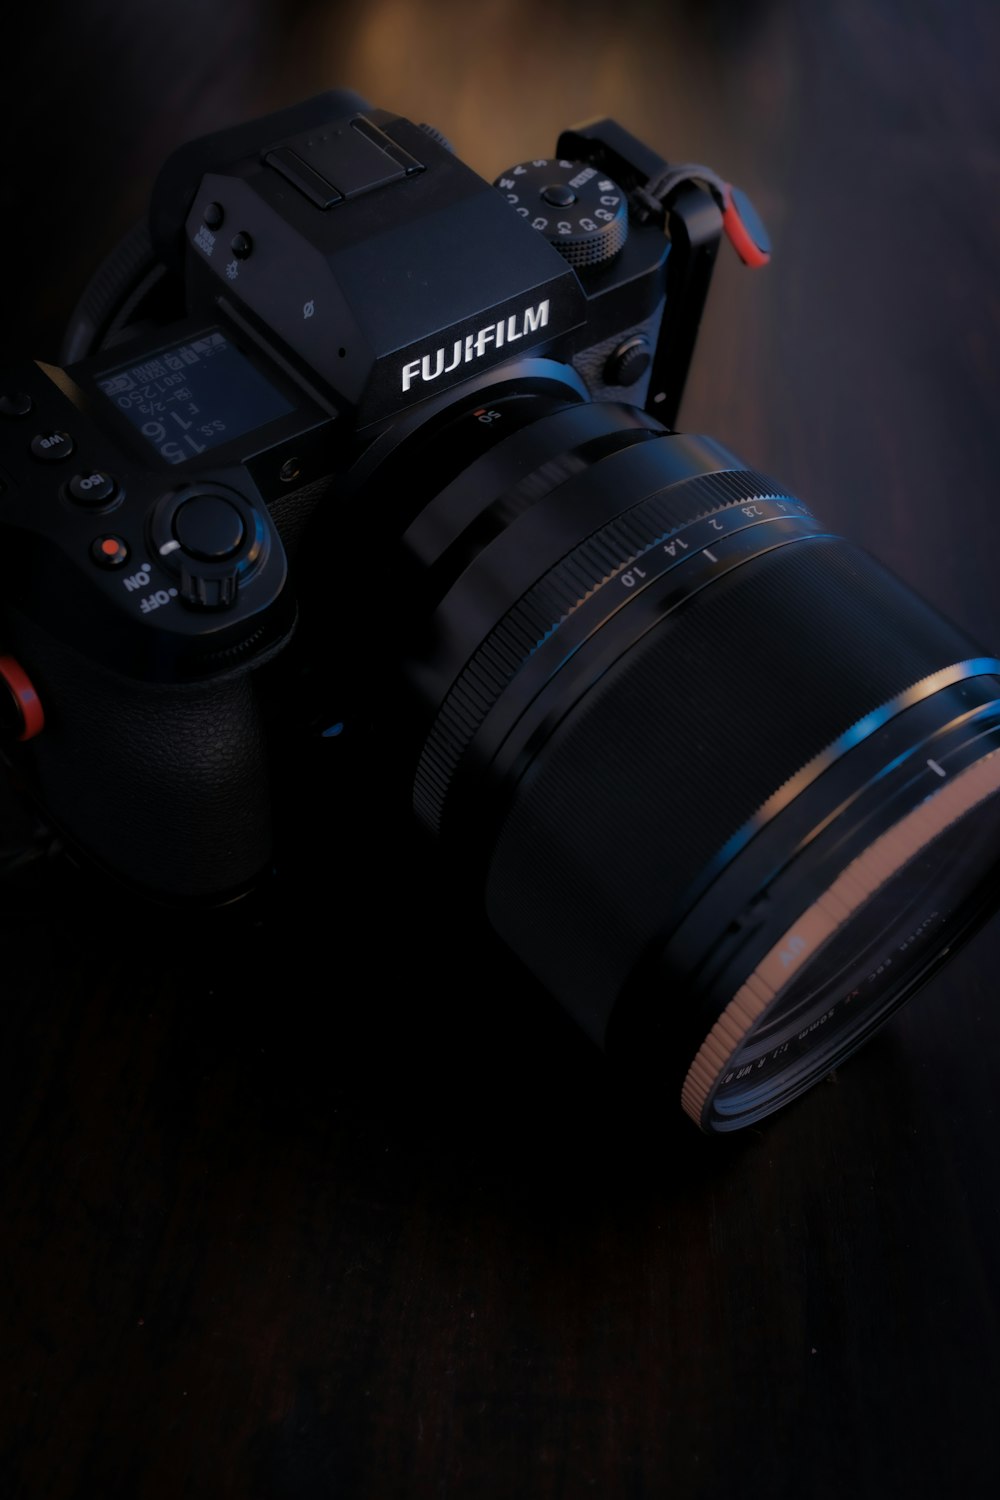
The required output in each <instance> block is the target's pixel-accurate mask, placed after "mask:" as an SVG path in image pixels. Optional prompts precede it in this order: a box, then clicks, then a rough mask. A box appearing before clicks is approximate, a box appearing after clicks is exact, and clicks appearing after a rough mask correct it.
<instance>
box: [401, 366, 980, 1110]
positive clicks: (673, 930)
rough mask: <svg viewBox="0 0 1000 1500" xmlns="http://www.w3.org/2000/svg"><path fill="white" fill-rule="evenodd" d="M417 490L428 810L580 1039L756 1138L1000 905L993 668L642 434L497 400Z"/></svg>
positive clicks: (423, 811) (789, 504)
mask: <svg viewBox="0 0 1000 1500" xmlns="http://www.w3.org/2000/svg"><path fill="white" fill-rule="evenodd" d="M487 411H489V412H490V413H491V415H490V419H489V422H488V423H487V424H486V431H485V432H484V431H483V416H484V415H486V413H487ZM477 425H478V426H479V429H480V430H479V433H478V434H477V433H476V430H475V429H476V426H477ZM407 463H408V466H409V472H410V473H411V474H419V475H420V476H421V477H420V481H419V485H418V486H417V490H416V492H414V493H413V494H411V498H410V506H411V509H410V519H409V520H408V521H407V522H406V524H405V526H404V531H405V535H404V537H403V553H404V557H405V559H406V576H407V577H408V578H409V579H410V580H411V589H412V592H411V595H410V598H411V600H417V601H419V609H418V611H417V617H418V618H419V619H421V620H422V622H423V624H422V627H421V628H419V629H417V630H416V631H415V633H412V636H411V649H410V651H409V654H408V658H407V661H406V676H407V680H408V682H409V684H410V687H411V689H412V690H413V692H414V693H415V694H416V696H417V699H418V704H419V713H420V716H421V723H422V726H423V727H422V733H421V748H420V752H419V757H418V764H417V768H416V773H415V778H414V790H413V801H414V806H415V808H416V811H417V814H418V817H419V818H420V820H421V821H422V822H423V823H424V824H425V826H426V827H427V828H428V829H430V830H432V831H433V833H434V834H435V835H436V836H437V837H438V838H439V839H440V841H441V845H442V850H443V853H444V855H445V858H446V861H447V862H449V863H450V864H451V865H452V867H453V868H454V869H456V870H459V871H461V875H462V880H463V883H465V884H466V885H468V884H469V883H472V884H475V883H476V882H477V881H478V882H479V885H478V889H481V890H482V891H483V892H484V897H485V906H486V911H487V914H488V917H489V920H490V922H491V924H492V926H493V927H494V928H495V930H496V931H497V932H498V933H499V934H500V936H501V937H502V938H503V939H504V941H505V942H506V943H507V944H509V946H510V947H511V948H512V949H513V950H514V951H515V952H516V953H517V954H518V955H519V956H520V958H521V959H522V960H523V961H524V963H525V964H526V965H527V966H528V968H529V969H530V970H531V971H532V972H533V973H534V974H535V975H537V977H538V978H539V979H540V980H541V981H542V982H543V983H544V984H545V986H546V987H547V988H548V989H549V990H550V991H551V992H552V993H553V994H554V995H555V996H557V997H558V999H559V1000H560V1001H561V1002H562V1003H563V1005H565V1006H566V1008H567V1009H568V1010H569V1011H570V1012H571V1013H572V1014H573V1015H574V1016H575V1017H576V1018H577V1020H578V1021H579V1022H580V1024H581V1025H582V1026H583V1027H584V1028H585V1029H586V1030H587V1031H588V1032H589V1033H590V1035H591V1036H592V1037H594V1038H595V1040H597V1041H598V1042H600V1043H602V1044H604V1045H606V1046H607V1047H608V1049H609V1052H615V1051H617V1052H619V1053H621V1054H624V1055H631V1056H632V1057H634V1058H641V1059H643V1060H644V1061H645V1063H646V1065H647V1066H648V1065H652V1067H653V1070H654V1072H655V1074H656V1076H657V1077H658V1079H659V1080H660V1081H661V1082H662V1084H663V1085H664V1087H665V1088H667V1089H668V1091H669V1093H670V1094H671V1096H672V1097H673V1098H675V1099H682V1101H683V1104H684V1107H685V1108H686V1109H687V1111H688V1112H689V1113H690V1114H691V1115H692V1116H693V1117H694V1118H695V1119H696V1120H697V1121H698V1123H699V1124H700V1125H701V1126H702V1127H703V1128H705V1129H707V1130H710V1131H728V1130H732V1129H736V1128H738V1127H740V1126H743V1125H746V1124H749V1123H751V1122H753V1121H755V1120H758V1119H760V1118H761V1117H762V1116H764V1115H766V1114H768V1113H769V1112H771V1111H772V1110H773V1109H776V1108H778V1107H779V1106H780V1105H782V1104H784V1103H785V1102H787V1101H788V1100H789V1099H791V1098H793V1097H795V1096H796V1095H797V1094H799V1093H801V1092H802V1091H803V1090H804V1089H806V1088H807V1087H808V1086H809V1085H810V1084H812V1083H814V1082H815V1081H816V1080H817V1079H818V1078H821V1077H823V1076H824V1075H825V1074H827V1073H829V1072H830V1070H831V1069H832V1068H833V1067H835V1066H836V1065H837V1064H838V1063H839V1062H840V1061H841V1060H842V1059H843V1058H844V1057H846V1056H847V1055H848V1054H849V1053H850V1052H852V1051H853V1050H855V1048H856V1047H858V1046H859V1045H860V1044H861V1043H862V1042H863V1041H864V1040H865V1039H867V1037H868V1036H869V1035H870V1034H871V1032H872V1031H873V1030H874V1028H875V1027H876V1026H877V1025H879V1024H880V1023H881V1022H882V1021H883V1020H884V1019H885V1017H886V1016H887V1015H888V1014H889V1013H890V1011H892V1010H893V1009H894V1008H895V1007H896V1006H897V1005H898V1004H900V1003H901V1002H902V1001H903V1000H904V999H905V998H906V997H907V996H908V995H909V994H911V993H912V992H913V990H914V989H915V988H916V986H917V985H918V984H919V983H920V982H921V981H922V980H923V979H924V978H926V977H927V975H928V974H929V973H931V972H932V971H933V969H934V968H935V966H936V965H937V964H938V963H940V962H941V960H942V959H943V958H944V957H945V956H946V955H947V953H948V952H950V951H952V950H953V949H954V947H955V945H956V944H957V943H958V942H959V941H960V940H961V939H962V938H963V937H964V936H965V935H967V934H968V933H969V932H971V931H972V930H973V929H974V927H975V926H976V924H977V923H978V922H979V921H981V920H982V919H983V918H984V917H985V916H986V915H987V914H988V913H989V912H990V911H991V910H992V909H993V907H994V905H995V904H996V901H997V898H998V879H997V850H998V849H1000V798H998V795H997V794H998V791H1000V753H998V752H1000V662H998V661H996V660H994V659H992V658H990V657H988V656H987V655H986V654H985V653H984V652H983V651H982V650H981V649H980V648H978V647H977V646H975V645H974V644H973V643H972V642H971V641H970V640H968V639H967V638H966V637H965V636H964V635H963V634H962V633H961V632H960V631H959V630H957V629H956V628H955V627H954V626H952V625H951V624H950V623H948V622H947V621H946V620H944V619H943V618H942V617H941V616H940V615H938V614H937V613H936V612H935V611H934V610H933V609H932V608H930V607H929V606H928V605H927V604H926V603H925V602H924V601H923V600H921V599H920V598H918V597H917V596H916V595H915V594H914V593H913V592H912V591H910V590H909V589H908V588H906V587H905V586H904V585H902V584H901V583H900V582H899V581H898V580H897V579H895V578H894V577H893V576H892V575H891V574H889V573H888V572H887V571H886V570H885V569H883V568H882V567H881V566H880V565H879V564H878V563H876V562H875V561H874V560H873V559H872V558H870V557H869V556H868V555H867V554H865V553H864V552H862V551H860V550H859V549H858V548H856V547H854V546H852V545H851V544H850V543H849V542H847V541H845V540H844V539H842V538H840V537H838V536H836V535H834V534H832V533H831V532H830V531H829V530H827V529H826V528H825V527H823V526H822V524H821V523H820V522H819V521H818V520H817V519H816V518H815V517H814V516H813V515H812V514H811V513H810V512H809V511H808V510H807V509H806V507H805V506H804V505H803V504H802V503H801V501H799V500H798V499H797V498H796V497H795V496H793V495H791V494H789V493H788V491H787V490H786V489H784V488H783V487H782V486H780V485H778V484H776V483H774V482H773V481H772V480H770V479H768V478H766V477H765V476H763V475H760V474H758V473H756V472H754V471H753V470H751V469H748V468H746V467H745V466H744V465H743V464H742V463H741V462H740V461H739V460H738V459H736V458H735V457H733V455H731V454H729V453H727V452H726V450H725V449H723V448H721V447H720V446H719V445H718V444H716V443H715V442H713V441H712V440H711V439H708V438H698V437H689V436H683V435H678V434H673V433H668V432H666V431H664V430H663V429H662V428H661V427H660V426H659V425H658V424H657V423H656V422H655V421H654V420H653V419H651V418H648V417H646V416H645V415H644V414H643V413H641V412H639V411H637V410H635V409H634V408H629V407H617V406H612V405H597V404H594V405H592V404H586V403H582V402H578V401H576V400H575V399H573V398H572V397H571V396H570V395H569V393H564V395H563V396H562V397H561V398H558V397H556V396H554V395H553V394H552V393H551V392H549V393H548V394H542V393H541V392H537V393H535V394H534V395H532V394H531V393H530V392H528V391H527V390H524V389H522V390H521V391H520V392H519V393H516V394H515V393H510V392H507V393H504V392H501V393H500V394H499V395H498V396H496V397H495V398H494V400H493V401H492V402H491V404H490V407H489V408H485V407H482V406H479V407H475V408H472V407H469V408H464V409H463V410H462V411H460V412H457V413H456V414H454V416H453V417H452V419H451V424H450V426H445V427H441V426H439V427H438V428H437V429H435V430H434V431H433V433H431V434H430V435H428V436H427V437H426V438H425V440H424V441H423V445H422V446H420V445H419V444H418V445H417V448H416V450H414V448H412V447H411V448H410V450H409V452H408V456H407Z"/></svg>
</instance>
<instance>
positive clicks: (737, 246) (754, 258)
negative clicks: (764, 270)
mask: <svg viewBox="0 0 1000 1500" xmlns="http://www.w3.org/2000/svg"><path fill="white" fill-rule="evenodd" d="M722 227H723V229H724V230H725V231H726V234H727V235H728V236H729V242H730V244H731V245H732V247H733V249H734V250H735V251H736V254H737V255H738V256H739V258H740V260H741V261H742V262H743V264H744V265H745V266H754V267H757V266H766V265H767V263H768V261H769V260H770V259H771V256H770V253H769V252H768V251H767V250H762V249H761V248H760V246H759V245H758V244H757V243H756V241H754V240H753V239H751V237H750V234H749V231H748V230H747V227H746V225H745V224H744V222H743V220H742V219H741V218H740V216H739V212H738V210H737V208H736V205H735V203H734V202H733V193H732V188H731V187H730V186H729V184H728V182H727V183H726V207H725V209H724V211H723V215H722Z"/></svg>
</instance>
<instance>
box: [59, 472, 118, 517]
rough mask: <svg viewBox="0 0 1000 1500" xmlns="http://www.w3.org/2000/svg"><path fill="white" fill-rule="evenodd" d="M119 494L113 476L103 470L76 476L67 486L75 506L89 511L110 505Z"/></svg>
mask: <svg viewBox="0 0 1000 1500" xmlns="http://www.w3.org/2000/svg"><path fill="white" fill-rule="evenodd" d="M117 493H118V485H117V484H116V483H115V480H114V477H113V476H112V475H111V474H107V473H105V471H104V470H103V469H94V470H93V471H92V472H90V473H89V474H74V475H73V478H72V479H71V480H70V481H69V483H68V484H67V486H66V494H67V495H68V496H69V498H70V499H71V500H72V501H73V503H74V504H75V505H82V506H85V507H86V508H87V509H91V508H97V507H104V506H106V505H109V504H110V503H111V501H112V500H114V498H115V496H116V495H117Z"/></svg>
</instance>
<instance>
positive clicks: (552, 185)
mask: <svg viewBox="0 0 1000 1500" xmlns="http://www.w3.org/2000/svg"><path fill="white" fill-rule="evenodd" d="M493 186H494V187H495V188H499V189H500V191H501V192H502V193H503V195H504V197H505V198H506V199H507V202H508V203H509V204H510V205H511V207H512V208H513V209H515V210H516V212H517V213H519V214H520V215H521V217H522V218H524V219H527V220H528V222H529V224H530V225H531V227H532V228H533V229H537V230H538V232H539V234H544V236H545V238H546V239H547V240H548V241H549V243H550V244H552V245H555V247H556V249H557V250H558V251H559V252H560V254H561V255H563V256H565V258H566V259H567V260H568V261H569V263H570V265H571V266H577V267H583V266H601V265H604V264H605V262H606V261H609V260H613V259H614V257H615V256H616V255H617V254H618V252H619V250H620V249H621V248H622V246H623V245H624V243H625V237H626V235H627V234H628V201H627V199H626V197H625V194H624V192H623V191H622V189H621V188H620V187H619V186H618V184H617V182H612V181H611V178H610V177H605V175H604V173H603V172H599V171H598V170H597V168H596V167H586V166H581V164H580V163H579V162H578V161H525V162H521V163H520V164H519V165H518V166H516V167H511V168H510V169H509V170H508V171H506V172H504V173H502V175H501V176H499V177H498V178H497V179H496V181H495V182H494V184H493Z"/></svg>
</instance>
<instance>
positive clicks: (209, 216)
mask: <svg viewBox="0 0 1000 1500" xmlns="http://www.w3.org/2000/svg"><path fill="white" fill-rule="evenodd" d="M225 217H226V212H225V209H224V208H223V207H222V204H221V203H208V204H206V206H205V211H204V213H203V214H202V216H201V219H202V223H203V224H204V225H205V227H206V229H221V228H222V223H223V220H224V219H225Z"/></svg>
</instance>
